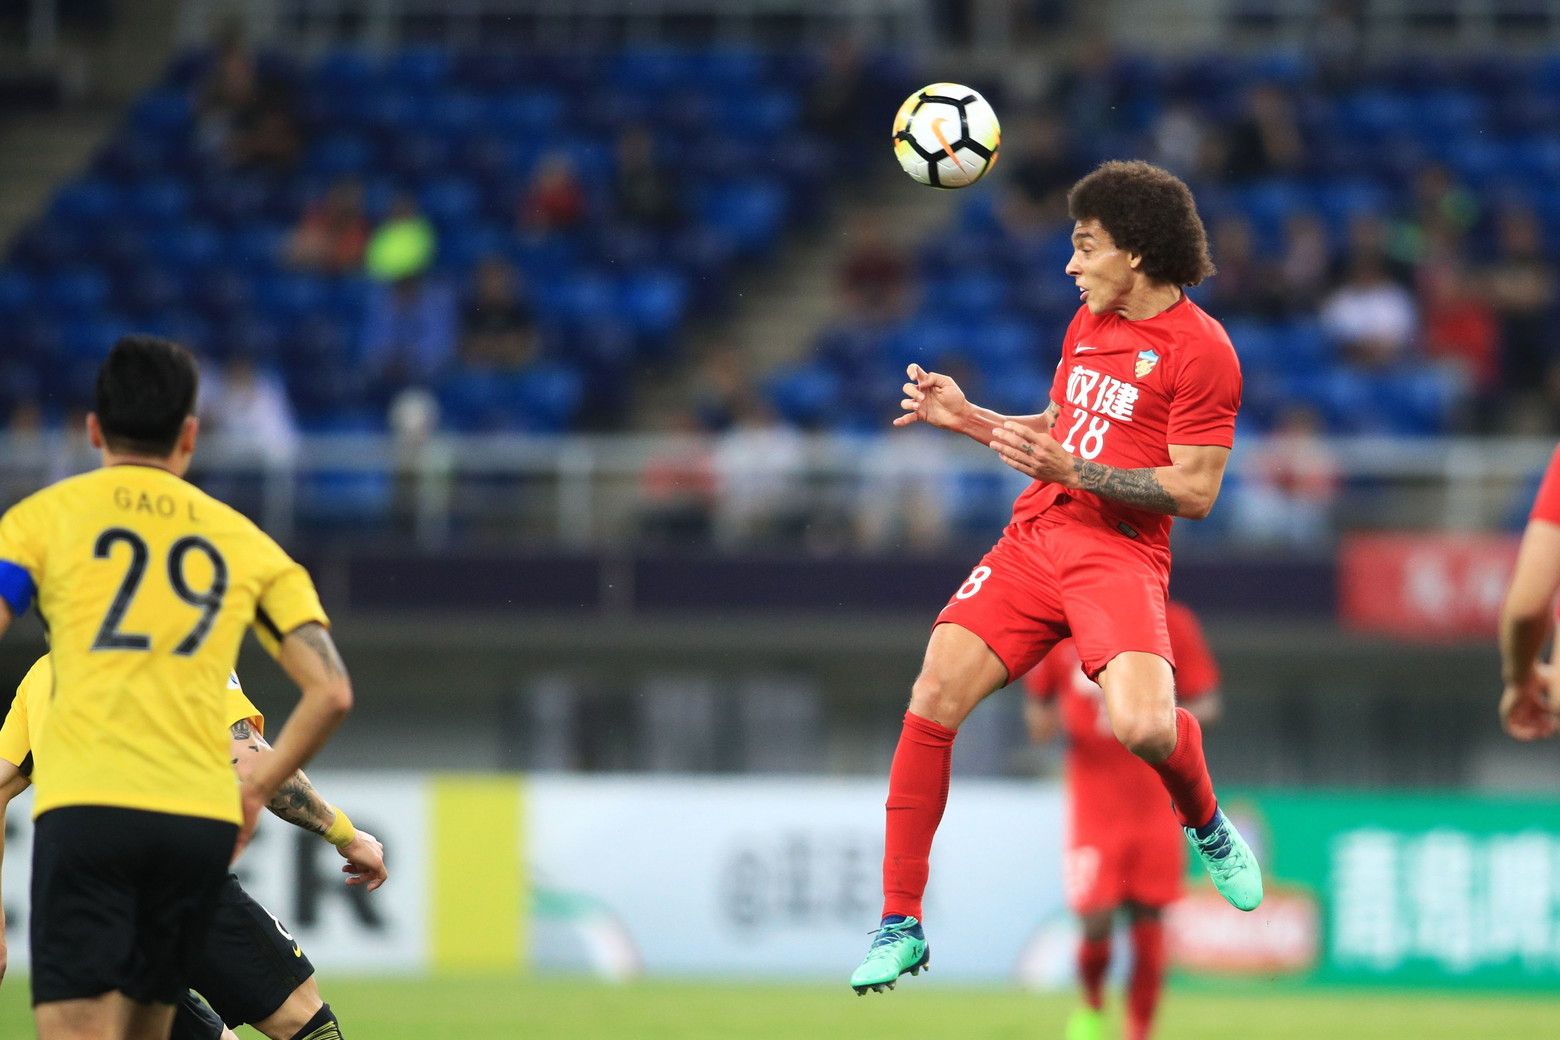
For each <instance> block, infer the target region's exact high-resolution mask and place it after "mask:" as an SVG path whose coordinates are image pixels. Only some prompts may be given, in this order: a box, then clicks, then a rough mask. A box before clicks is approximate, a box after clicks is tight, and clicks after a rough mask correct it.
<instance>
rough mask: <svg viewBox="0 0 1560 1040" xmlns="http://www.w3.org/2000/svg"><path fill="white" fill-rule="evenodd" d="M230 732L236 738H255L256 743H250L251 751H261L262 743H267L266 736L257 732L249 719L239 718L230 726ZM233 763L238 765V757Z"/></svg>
mask: <svg viewBox="0 0 1560 1040" xmlns="http://www.w3.org/2000/svg"><path fill="white" fill-rule="evenodd" d="M228 732H229V733H231V734H232V735H233V739H234V740H253V741H254V743H252V744H250V745H249V750H251V751H259V750H260V745H261V744H264V743H265V738H264V737H261V736H260V735H259V734H257V733H256V732H255V730H254V727H253V726H251V725H250V724H249V720H248V719H239V720H238V721H237V722H235V723H233V725H231V726H229V727H228ZM233 764H234V765H235V766H236V765H238V759H236V758H235V759H233Z"/></svg>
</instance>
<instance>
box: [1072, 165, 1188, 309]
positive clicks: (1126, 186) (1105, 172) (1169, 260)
mask: <svg viewBox="0 0 1560 1040" xmlns="http://www.w3.org/2000/svg"><path fill="white" fill-rule="evenodd" d="M1067 212H1068V213H1069V214H1070V215H1071V216H1072V218H1073V219H1074V220H1097V221H1099V222H1100V226H1101V227H1103V228H1104V229H1105V230H1106V231H1108V232H1110V237H1111V238H1112V239H1114V240H1115V243H1116V244H1117V245H1118V246H1120V247H1121V248H1123V249H1125V250H1127V251H1128V252H1130V253H1137V254H1138V255H1139V256H1141V257H1142V258H1143V273H1144V274H1146V275H1148V277H1150V278H1152V279H1154V280H1155V281H1158V282H1169V283H1170V284H1172V285H1196V284H1197V283H1199V282H1201V281H1202V280H1203V279H1204V278H1206V277H1208V276H1209V275H1211V274H1213V258H1212V257H1210V256H1209V255H1208V233H1207V232H1206V231H1204V230H1203V222H1202V218H1201V217H1199V216H1198V215H1197V203H1196V202H1194V201H1193V200H1192V192H1191V189H1190V188H1188V187H1187V186H1186V184H1185V183H1184V182H1183V181H1182V180H1181V179H1180V178H1179V177H1177V176H1176V175H1175V174H1173V173H1171V172H1170V171H1169V170H1166V169H1162V168H1160V167H1158V166H1155V165H1153V164H1152V163H1146V162H1142V161H1141V160H1133V161H1131V162H1123V161H1121V160H1113V161H1111V162H1106V163H1101V164H1100V165H1099V166H1098V167H1096V168H1095V170H1094V172H1093V173H1090V174H1089V175H1088V176H1086V177H1084V178H1083V179H1082V180H1080V181H1079V182H1078V183H1077V184H1074V185H1073V186H1072V190H1071V191H1069V192H1068V193H1067Z"/></svg>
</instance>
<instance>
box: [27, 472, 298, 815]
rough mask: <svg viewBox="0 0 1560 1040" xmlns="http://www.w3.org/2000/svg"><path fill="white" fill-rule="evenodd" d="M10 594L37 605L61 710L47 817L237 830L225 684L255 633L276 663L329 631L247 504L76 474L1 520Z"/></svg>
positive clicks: (148, 482)
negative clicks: (108, 813)
mask: <svg viewBox="0 0 1560 1040" xmlns="http://www.w3.org/2000/svg"><path fill="white" fill-rule="evenodd" d="M0 597H3V598H4V599H5V600H6V603H7V604H8V605H9V606H10V608H11V612H12V613H13V614H14V615H20V614H22V613H24V612H25V611H26V609H27V607H28V605H29V604H30V603H32V602H33V601H34V600H36V603H37V607H38V615H39V617H40V619H41V620H42V621H43V624H44V627H45V629H46V630H47V631H48V636H49V656H50V658H51V659H52V662H53V670H54V685H53V700H52V704H51V706H50V710H49V714H48V718H47V719H46V720H45V723H44V725H43V726H42V727H41V728H40V729H39V730H38V732H37V735H36V738H35V739H34V740H33V750H34V752H35V753H36V760H35V768H34V772H33V782H34V784H35V785H36V786H37V797H36V800H35V802H34V815H39V814H42V813H45V812H47V811H49V810H50V809H55V808H59V807H61V806H66V805H106V806H114V807H120V808H128V809H142V810H147V811H150V812H165V813H174V814H178V815H184V816H201V817H207V818H210V819H217V820H225V821H229V822H234V823H236V822H238V821H239V805H238V793H237V790H236V788H235V786H234V782H233V768H232V761H231V757H230V755H229V753H228V737H227V733H226V729H227V725H228V723H227V722H226V721H225V719H226V714H225V711H224V707H225V705H224V701H223V698H222V697H221V696H220V691H221V690H222V689H223V683H224V682H225V680H226V679H227V677H228V676H229V675H231V674H232V672H233V665H234V662H235V661H236V659H237V657H238V648H239V644H240V642H242V640H243V636H244V630H245V628H247V627H250V626H251V625H252V626H253V627H254V629H255V632H256V634H257V635H258V637H259V638H260V642H261V643H262V645H264V646H265V647H266V649H267V650H268V651H269V652H270V653H271V654H273V655H275V654H276V653H277V651H278V647H279V645H280V642H281V639H282V638H283V636H285V635H286V634H287V633H288V632H291V631H292V630H293V629H296V628H297V627H298V626H300V625H303V624H305V623H307V622H311V621H317V622H319V623H321V624H327V623H328V619H327V618H326V616H325V611H324V609H323V608H322V607H321V606H320V600H319V595H318V594H317V593H316V592H315V590H314V583H313V582H311V581H310V580H309V575H308V572H306V571H305V570H304V569H303V568H302V567H301V566H299V565H298V564H297V563H295V562H293V560H292V559H291V558H289V557H288V556H287V554H286V553H285V552H283V551H282V549H281V547H279V546H278V545H277V544H276V543H275V542H274V541H272V540H271V538H270V537H269V536H267V535H266V534H265V533H264V532H263V531H261V530H260V529H259V528H258V527H256V526H255V525H254V523H252V522H251V521H250V520H248V519H247V518H245V517H244V516H243V515H242V514H240V513H239V512H238V511H237V510H235V509H232V508H231V507H229V506H227V505H225V504H223V503H222V502H219V501H217V500H216V499H215V498H212V497H211V496H210V495H207V494H206V493H204V492H203V491H201V490H199V489H198V488H196V487H195V486H194V485H192V484H189V483H187V482H186V481H184V480H183V479H181V478H179V477H177V476H174V475H173V474H172V473H169V472H168V471H167V470H163V469H158V468H156V467H152V466H140V465H119V466H108V467H104V468H102V469H98V470H94V471H92V472H90V473H84V474H82V475H80V476H76V477H70V478H68V479H66V480H62V481H60V482H59V483H57V484H54V485H52V486H50V487H47V488H45V489H43V490H42V491H39V492H38V493H36V494H34V495H31V496H30V497H28V498H25V499H23V500H22V501H21V502H18V503H17V504H16V505H14V506H12V507H11V509H10V510H8V511H7V512H6V514H5V515H4V516H3V517H0Z"/></svg>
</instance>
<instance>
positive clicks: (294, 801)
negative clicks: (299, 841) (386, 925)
mask: <svg viewBox="0 0 1560 1040" xmlns="http://www.w3.org/2000/svg"><path fill="white" fill-rule="evenodd" d="M230 736H231V737H232V748H233V768H234V769H235V770H236V771H237V772H238V777H239V779H240V780H243V779H245V778H247V777H248V776H250V775H251V774H252V773H253V772H254V771H255V769H256V768H257V767H258V766H259V764H260V763H261V762H262V761H263V760H264V759H265V758H267V757H269V756H271V755H274V754H275V753H276V751H275V749H274V748H272V747H271V745H270V744H268V743H266V739H265V737H264V736H262V735H261V734H260V733H259V732H258V731H257V730H256V729H255V728H254V726H253V725H251V724H250V722H249V720H247V719H240V720H239V721H237V722H235V723H233V725H232V727H231V728H230ZM266 808H267V809H269V810H270V811H271V813H272V815H274V816H276V817H277V818H278V819H281V820H285V821H286V822H288V823H290V824H292V825H293V826H294V827H298V828H300V829H302V830H306V831H308V832H309V833H310V834H317V835H319V836H320V837H322V838H324V839H325V840H326V841H328V842H330V843H331V844H332V845H334V846H335V847H336V851H337V852H339V853H341V858H342V859H344V860H346V863H344V864H343V865H342V868H341V869H342V872H343V873H345V874H346V875H347V884H349V885H364V886H367V890H368V891H370V892H372V891H374V890H375V889H377V888H378V887H379V886H380V885H383V884H384V883H385V881H386V880H387V879H388V877H389V872H388V871H387V870H386V869H385V847H384V846H383V845H382V844H380V842H379V839H378V838H376V837H374V836H373V835H372V834H370V833H368V832H367V831H365V830H359V829H358V828H357V827H354V826H353V824H352V821H351V820H350V819H348V818H347V814H346V813H344V812H342V811H341V810H340V809H338V808H336V807H335V806H334V805H332V804H331V803H330V802H328V801H327V800H326V799H325V797H324V796H323V795H321V794H320V792H319V791H318V790H317V789H316V788H315V786H314V784H313V783H312V782H310V780H309V778H308V777H307V776H306V775H304V772H303V770H301V769H299V770H297V771H296V772H294V773H293V775H292V776H290V777H288V778H287V779H286V780H283V781H282V786H281V787H279V788H277V791H276V795H275V796H274V797H273V798H272V799H271V801H270V803H269V804H267V805H266Z"/></svg>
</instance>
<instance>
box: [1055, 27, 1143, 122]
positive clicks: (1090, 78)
mask: <svg viewBox="0 0 1560 1040" xmlns="http://www.w3.org/2000/svg"><path fill="white" fill-rule="evenodd" d="M1117 71H1118V61H1117V56H1116V52H1115V49H1114V47H1113V46H1112V45H1111V41H1110V37H1108V36H1106V35H1104V34H1099V35H1094V36H1090V37H1087V38H1086V39H1084V40H1082V41H1081V42H1080V43H1079V44H1078V47H1077V51H1076V52H1075V56H1074V57H1073V60H1071V61H1069V62H1068V63H1067V64H1066V65H1065V66H1064V67H1063V68H1062V71H1061V73H1060V74H1059V75H1058V76H1057V77H1056V79H1055V81H1054V82H1053V84H1052V88H1051V97H1052V103H1053V105H1054V106H1055V107H1056V110H1057V111H1058V112H1060V113H1061V114H1062V119H1063V120H1064V121H1065V122H1066V124H1067V125H1068V126H1079V127H1088V128H1089V132H1090V133H1102V132H1108V131H1112V130H1116V129H1118V128H1119V127H1120V126H1121V123H1122V120H1123V119H1124V118H1125V115H1126V109H1127V106H1126V101H1127V93H1126V89H1125V87H1124V85H1123V83H1122V81H1121V77H1119V76H1118V75H1117Z"/></svg>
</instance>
